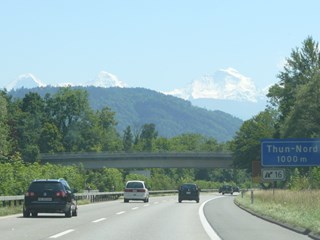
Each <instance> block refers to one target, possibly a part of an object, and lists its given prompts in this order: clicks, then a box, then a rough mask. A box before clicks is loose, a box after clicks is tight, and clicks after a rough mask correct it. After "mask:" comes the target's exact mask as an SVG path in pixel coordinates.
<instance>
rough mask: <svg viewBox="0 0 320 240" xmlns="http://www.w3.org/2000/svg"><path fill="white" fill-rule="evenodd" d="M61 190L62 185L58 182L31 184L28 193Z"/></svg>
mask: <svg viewBox="0 0 320 240" xmlns="http://www.w3.org/2000/svg"><path fill="white" fill-rule="evenodd" d="M62 189H63V187H62V184H61V183H59V182H33V183H32V184H31V185H30V188H29V191H33V192H37V191H60V190H62Z"/></svg>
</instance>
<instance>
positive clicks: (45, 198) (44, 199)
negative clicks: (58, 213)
mask: <svg viewBox="0 0 320 240" xmlns="http://www.w3.org/2000/svg"><path fill="white" fill-rule="evenodd" d="M38 201H42V202H50V201H52V198H51V197H39V198H38Z"/></svg>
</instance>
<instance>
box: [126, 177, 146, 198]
mask: <svg viewBox="0 0 320 240" xmlns="http://www.w3.org/2000/svg"><path fill="white" fill-rule="evenodd" d="M123 198H124V202H129V201H130V200H142V201H144V202H149V190H148V188H147V186H146V184H145V182H144V181H139V180H136V181H128V182H127V183H126V187H125V189H124V193H123Z"/></svg>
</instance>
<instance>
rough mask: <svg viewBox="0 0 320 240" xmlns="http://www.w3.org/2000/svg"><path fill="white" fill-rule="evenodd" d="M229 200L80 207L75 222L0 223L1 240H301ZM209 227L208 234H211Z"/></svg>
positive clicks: (50, 218)
mask: <svg viewBox="0 0 320 240" xmlns="http://www.w3.org/2000/svg"><path fill="white" fill-rule="evenodd" d="M233 198H234V197H233V196H231V195H225V196H220V195H218V194H217V193H201V195H200V203H196V202H195V201H183V202H182V203H178V201H177V200H178V199H177V196H172V195H171V196H157V197H156V196H151V197H150V201H149V203H144V202H139V201H136V202H135V201H130V202H129V203H123V201H122V200H116V201H109V202H103V203H94V204H89V205H81V206H79V211H78V216H77V217H72V218H65V217H64V215H62V214H39V217H37V218H23V217H22V215H21V214H18V215H12V216H7V217H0V234H1V237H0V238H1V240H18V239H19V240H20V239H24V240H45V239H58V240H88V239H94V240H102V239H104V240H106V239H110V240H126V239H128V240H135V239H141V240H144V239H145V240H150V239H152V240H171V239H172V240H180V239H183V240H195V239H197V240H210V239H212V240H219V239H224V240H231V239H246V240H256V239H259V240H264V239H266V240H267V239H268V240H270V239H281V240H287V239H288V240H289V239H290V240H300V239H301V240H302V239H310V238H308V237H307V236H304V235H301V234H298V233H295V232H293V231H290V230H288V229H285V228H283V227H280V226H278V225H276V224H272V223H269V222H266V221H264V220H262V219H259V218H257V217H254V216H252V215H251V214H249V213H247V212H245V211H243V210H241V209H239V208H238V207H237V206H236V205H235V204H234V203H233ZM212 226H213V229H212Z"/></svg>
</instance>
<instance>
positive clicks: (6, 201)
mask: <svg viewBox="0 0 320 240" xmlns="http://www.w3.org/2000/svg"><path fill="white" fill-rule="evenodd" d="M217 191H218V189H201V192H217ZM149 193H150V195H157V194H173V193H178V190H159V191H150V192H149ZM75 196H76V199H77V200H89V201H90V202H91V203H93V202H101V201H109V200H116V199H118V198H120V197H121V196H123V192H96V191H88V192H84V193H75ZM23 201H24V195H18V196H0V202H1V203H2V206H3V207H5V206H12V205H13V206H18V205H22V204H23Z"/></svg>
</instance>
